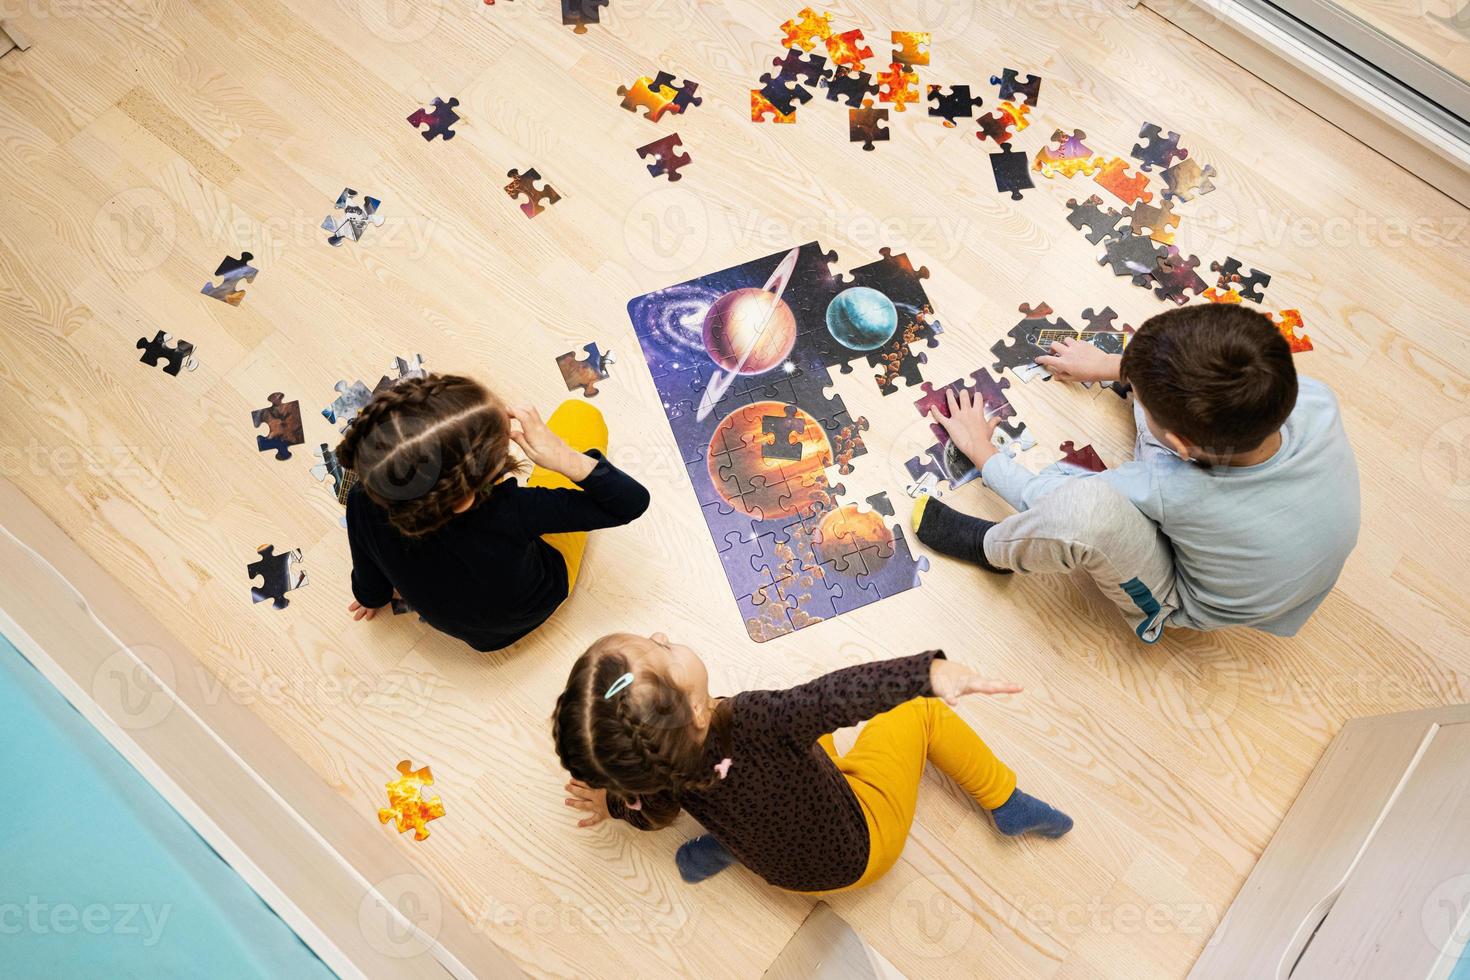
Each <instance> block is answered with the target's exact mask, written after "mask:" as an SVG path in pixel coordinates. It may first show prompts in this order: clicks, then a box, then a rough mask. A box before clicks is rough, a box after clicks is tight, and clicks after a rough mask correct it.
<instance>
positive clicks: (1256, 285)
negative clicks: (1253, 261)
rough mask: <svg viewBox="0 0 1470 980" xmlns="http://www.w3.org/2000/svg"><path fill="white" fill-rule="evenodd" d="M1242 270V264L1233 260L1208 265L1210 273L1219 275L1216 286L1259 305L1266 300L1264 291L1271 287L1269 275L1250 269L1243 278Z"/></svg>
mask: <svg viewBox="0 0 1470 980" xmlns="http://www.w3.org/2000/svg"><path fill="white" fill-rule="evenodd" d="M1244 268H1245V266H1244V264H1242V263H1241V261H1240V260H1239V259H1234V258H1226V259H1225V261H1224V262H1211V263H1210V271H1211V272H1215V273H1218V274H1219V280H1218V282H1217V283H1216V285H1217V286H1218V287H1219V288H1220V289H1229V290H1231V291H1232V292H1236V293H1239V294H1240V295H1241V296H1243V297H1245V298H1246V299H1248V300H1251V301H1252V302H1256V303H1259V302H1261V301H1262V300H1264V299H1265V298H1266V295H1265V289H1266V287H1267V286H1269V285H1271V274H1270V273H1269V272H1261V271H1260V270H1258V269H1252V270H1250V275H1248V276H1243V275H1241V271H1242V270H1243V269H1244Z"/></svg>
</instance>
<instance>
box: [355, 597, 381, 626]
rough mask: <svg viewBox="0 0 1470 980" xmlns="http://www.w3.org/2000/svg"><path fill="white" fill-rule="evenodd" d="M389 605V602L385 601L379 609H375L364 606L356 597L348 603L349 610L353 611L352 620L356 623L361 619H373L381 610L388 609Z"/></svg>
mask: <svg viewBox="0 0 1470 980" xmlns="http://www.w3.org/2000/svg"><path fill="white" fill-rule="evenodd" d="M388 606H389V603H384V604H383V605H381V606H379V607H378V608H377V609H373V608H371V607H370V606H364V605H363V604H362V603H360V602H358V601H357V600H356V599H353V600H352V601H351V602H350V603H348V604H347V611H348V612H350V613H352V621H353V622H354V623H355V622H357V621H358V620H359V619H372V618H373V617H374V616H376V615H377V614H378V613H379V611H381V610H383V609H387V608H388Z"/></svg>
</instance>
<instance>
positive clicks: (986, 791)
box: [821, 698, 1016, 891]
mask: <svg viewBox="0 0 1470 980" xmlns="http://www.w3.org/2000/svg"><path fill="white" fill-rule="evenodd" d="M821 745H822V748H823V749H825V750H826V751H827V754H828V755H829V756H831V757H832V761H833V762H835V763H836V764H837V768H838V769H839V770H840V771H841V772H842V775H843V776H845V777H846V778H847V784H848V785H849V786H851V787H852V791H853V793H854V794H856V796H857V798H858V803H859V804H860V805H861V806H862V808H863V816H864V817H865V818H866V819H867V822H868V839H869V841H870V842H871V843H870V845H869V851H868V867H867V870H866V871H864V872H863V876H862V877H861V878H859V879H858V880H857V881H855V882H854V883H853V884H851V885H848V886H847V887H846V888H841V889H838V891H849V890H851V889H854V888H861V887H863V886H864V885H867V884H871V883H872V882H874V881H876V880H877V879H878V878H880V877H882V876H883V874H884V873H886V872H887V871H888V869H889V868H891V867H893V865H894V863H895V862H897V861H898V857H899V855H900V854H902V853H903V845H904V842H905V841H907V840H908V836H909V827H910V826H911V825H912V824H913V822H914V809H915V807H916V806H917V805H918V801H919V780H920V779H921V778H922V777H923V775H924V763H925V762H926V761H928V762H932V763H934V765H935V766H936V767H938V769H939V771H940V772H942V773H944V774H945V775H947V776H949V777H950V778H951V779H953V780H954V781H955V782H956V783H958V784H959V787H960V789H962V790H964V791H965V792H966V793H968V794H970V796H971V797H972V798H973V799H974V800H975V802H976V803H979V804H980V805H981V806H982V807H984V808H985V809H987V810H994V809H995V808H996V807H998V806H1000V805H1001V804H1003V803H1005V801H1006V800H1008V799H1010V797H1011V793H1012V792H1014V791H1015V789H1016V774H1015V773H1014V772H1012V771H1011V769H1010V767H1009V766H1007V765H1006V764H1005V763H1004V762H1001V761H1000V760H999V759H997V758H996V757H995V753H994V752H992V751H990V746H988V745H986V744H985V742H984V741H983V740H981V738H980V736H979V735H977V734H975V730H974V729H973V728H971V727H970V726H969V725H967V724H965V722H964V721H963V720H962V719H961V718H960V716H959V715H957V714H955V713H954V711H953V710H952V709H951V708H950V707H949V705H947V704H945V703H944V702H943V701H941V700H940V699H938V698H914V699H913V700H912V701H905V702H904V703H903V704H901V705H899V706H898V707H897V708H894V709H893V710H892V711H885V712H883V714H881V715H878V716H876V717H874V718H873V719H871V720H870V721H869V722H868V723H867V724H866V725H864V726H863V730H862V731H861V732H859V733H858V737H857V742H856V743H855V744H854V745H853V747H852V749H851V750H850V751H849V752H848V753H847V754H846V755H838V754H837V745H836V743H835V742H833V740H832V736H831V735H823V736H822V738H821Z"/></svg>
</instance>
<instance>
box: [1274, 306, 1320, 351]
mask: <svg viewBox="0 0 1470 980" xmlns="http://www.w3.org/2000/svg"><path fill="white" fill-rule="evenodd" d="M1271 320H1272V322H1273V323H1275V324H1276V326H1277V328H1278V329H1279V330H1280V331H1281V336H1283V337H1285V338H1286V342H1287V343H1288V344H1290V345H1291V352H1292V353H1293V354H1300V353H1302V352H1303V351H1309V350H1311V349H1312V338H1311V337H1308V336H1307V335H1306V334H1298V333H1297V331H1298V330H1300V329H1302V327H1303V326H1304V324H1303V323H1302V313H1301V310H1282V311H1281V316H1280V318H1279V319H1278V318H1277V317H1275V316H1273V317H1271Z"/></svg>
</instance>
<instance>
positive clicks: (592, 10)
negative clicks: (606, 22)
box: [561, 0, 608, 34]
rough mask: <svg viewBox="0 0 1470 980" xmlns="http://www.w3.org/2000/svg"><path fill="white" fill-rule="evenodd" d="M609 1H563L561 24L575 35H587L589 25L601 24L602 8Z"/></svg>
mask: <svg viewBox="0 0 1470 980" xmlns="http://www.w3.org/2000/svg"><path fill="white" fill-rule="evenodd" d="M607 5H608V0H561V22H562V24H563V25H565V26H567V27H570V28H571V29H572V33H573V34H586V33H587V25H588V24H598V23H601V14H602V11H601V8H602V7H606V6H607Z"/></svg>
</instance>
